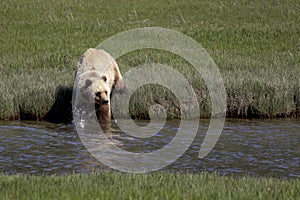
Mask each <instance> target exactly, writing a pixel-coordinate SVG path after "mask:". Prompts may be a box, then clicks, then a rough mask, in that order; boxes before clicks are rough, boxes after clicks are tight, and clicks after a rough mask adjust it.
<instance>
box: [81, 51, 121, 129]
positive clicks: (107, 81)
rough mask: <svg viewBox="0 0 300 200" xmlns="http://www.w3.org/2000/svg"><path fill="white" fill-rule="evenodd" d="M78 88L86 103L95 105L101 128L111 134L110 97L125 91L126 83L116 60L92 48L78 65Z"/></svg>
mask: <svg viewBox="0 0 300 200" xmlns="http://www.w3.org/2000/svg"><path fill="white" fill-rule="evenodd" d="M76 84H77V85H76V87H77V89H78V91H79V95H80V98H81V100H82V102H84V103H94V104H95V107H96V115H97V118H98V121H99V123H100V126H101V128H102V129H103V131H105V132H110V125H111V108H110V97H111V94H112V91H113V90H116V91H123V90H124V82H123V78H122V75H121V73H120V70H119V67H118V65H117V63H116V61H115V60H114V58H113V57H112V56H111V55H109V54H108V53H107V52H105V51H104V50H98V49H93V48H90V49H88V50H87V51H86V52H85V53H84V54H83V56H82V57H81V58H80V61H79V62H78V64H77V69H76Z"/></svg>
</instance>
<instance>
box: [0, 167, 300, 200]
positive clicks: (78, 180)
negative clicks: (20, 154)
mask: <svg viewBox="0 0 300 200" xmlns="http://www.w3.org/2000/svg"><path fill="white" fill-rule="evenodd" d="M299 185H300V184H299V180H296V179H295V180H289V181H283V180H279V179H274V178H253V177H247V176H246V177H242V178H241V177H240V178H237V177H233V176H220V175H216V174H208V173H202V174H188V173H187V174H174V173H160V172H159V173H152V174H123V173H118V172H107V173H101V174H74V175H68V176H30V175H13V176H5V175H0V186H1V191H0V194H1V198H2V199H3V200H5V199H31V200H34V199H298V198H299V197H300V193H299V191H300V190H299V189H300V188H299Z"/></svg>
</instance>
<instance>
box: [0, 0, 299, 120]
mask: <svg viewBox="0 0 300 200" xmlns="http://www.w3.org/2000/svg"><path fill="white" fill-rule="evenodd" d="M297 5H298V2H297V1H296V0H291V1H283V0H279V1H263V2H262V1H260V0H255V1H251V2H247V1H242V0H241V1H234V2H219V1H199V2H194V1H182V2H175V1H174V2H173V1H171V2H166V1H162V0H161V1H155V2H150V1H118V2H117V1H115V2H111V1H109V2H107V1H88V2H86V1H71V0H66V1H58V0H53V1H45V0H42V1H38V2H37V1H33V0H28V1H8V0H3V1H1V2H0V8H1V15H0V24H1V26H0V40H1V46H0V102H1V103H0V119H47V120H50V121H69V120H70V119H71V113H70V110H71V109H70V99H71V89H72V86H73V81H74V66H75V65H76V62H77V61H78V59H79V57H80V56H81V55H82V54H83V53H84V52H85V50H86V49H87V48H89V47H96V46H97V45H98V44H99V43H100V42H101V41H103V40H105V39H106V38H108V37H110V36H112V35H114V34H116V33H119V32H121V31H125V30H129V29H131V28H138V27H146V26H158V27H165V28H170V29H173V30H177V31H180V32H181V33H184V34H186V35H187V36H190V37H192V38H193V39H195V40H197V41H198V42H199V43H200V44H201V45H202V46H203V47H204V48H205V49H206V50H207V51H208V52H209V53H210V55H211V56H212V58H213V59H214V61H215V62H216V64H217V66H218V67H219V70H220V72H221V74H222V76H223V79H224V82H225V87H226V92H227V105H228V106H227V107H228V111H227V116H228V117H258V118H266V117H296V116H299V115H300V111H299V110H300V109H299V108H300V79H299V74H300V66H299V64H300V48H299V43H300V41H299V36H300V28H299V27H300V24H299V21H300V20H299V12H300V7H299V6H297ZM118 62H119V65H120V68H121V71H122V72H123V73H124V72H126V71H127V70H128V69H130V68H131V67H134V66H137V65H138V64H144V63H151V62H156V63H157V62H159V63H162V64H167V65H169V66H172V67H175V68H176V69H178V70H179V71H180V72H182V73H183V74H184V75H185V76H186V77H187V78H189V76H190V75H191V74H193V73H192V69H190V68H189V65H188V64H187V63H186V62H185V61H184V60H182V59H180V58H176V57H174V55H170V54H168V53H161V52H156V51H148V52H147V51H139V52H133V54H130V55H127V56H126V55H125V56H124V57H122V58H120V59H119V60H118ZM187 69H190V70H187ZM189 80H191V84H192V86H193V87H194V90H195V91H196V93H197V95H198V100H199V103H200V108H201V116H202V117H209V115H210V103H209V102H210V100H209V98H208V92H207V90H206V87H205V85H204V83H203V82H201V81H199V80H198V79H195V80H193V79H192V78H191V79H189ZM161 91H162V90H159V89H157V88H156V87H152V86H151V87H148V86H147V87H146V88H144V89H143V88H141V90H139V91H138V92H137V94H136V95H137V96H136V97H133V99H132V101H133V103H132V104H133V105H134V106H133V108H132V109H131V111H132V116H133V117H135V118H147V116H148V114H147V107H148V105H149V104H151V102H156V103H157V102H158V103H161V104H163V105H166V106H167V107H168V110H169V111H170V113H171V114H169V117H171V118H172V117H178V110H177V109H176V108H177V107H178V105H177V102H176V101H174V100H172V98H173V96H172V94H170V93H169V92H166V93H163V94H166V96H163V95H161V93H162V92H161ZM141 92H143V95H141ZM153 96H155V98H153ZM140 97H144V99H141V98H140ZM168 101H169V102H168ZM58 116H59V117H58Z"/></svg>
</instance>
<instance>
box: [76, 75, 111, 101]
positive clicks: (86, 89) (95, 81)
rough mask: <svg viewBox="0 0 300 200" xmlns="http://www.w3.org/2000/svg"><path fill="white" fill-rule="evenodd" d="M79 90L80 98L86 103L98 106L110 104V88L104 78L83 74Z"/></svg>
mask: <svg viewBox="0 0 300 200" xmlns="http://www.w3.org/2000/svg"><path fill="white" fill-rule="evenodd" d="M79 90H80V94H81V97H82V98H83V100H85V101H86V102H88V103H96V104H99V105H102V104H107V103H109V102H110V93H111V90H110V87H109V85H108V83H107V77H106V76H99V75H98V73H93V74H89V75H87V74H85V76H82V77H81V78H80V84H79Z"/></svg>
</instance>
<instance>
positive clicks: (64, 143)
mask: <svg viewBox="0 0 300 200" xmlns="http://www.w3.org/2000/svg"><path fill="white" fill-rule="evenodd" d="M208 123H209V121H207V120H203V121H201V122H200V125H199V131H198V134H197V136H196V138H195V140H194V142H193V144H192V145H191V146H190V148H189V149H188V150H187V151H186V152H185V153H184V154H183V155H182V156H181V157H180V158H179V159H177V160H176V161H175V162H174V163H172V164H171V165H169V166H168V167H166V168H164V170H171V171H178V172H184V171H189V172H203V171H209V172H217V173H220V174H234V175H246V174H247V175H253V176H267V177H278V178H283V179H289V178H296V177H297V178H299V177H300V134H299V130H300V123H299V120H226V123H225V126H224V129H223V132H222V135H221V137H220V138H219V140H218V142H217V144H216V145H215V147H214V149H213V150H212V151H211V152H210V153H209V154H208V155H207V156H206V157H205V158H203V159H200V158H198V153H199V149H200V146H201V143H202V141H203V138H204V135H205V133H206V130H207V126H208ZM138 124H139V125H143V126H144V125H147V122H143V121H141V122H138ZM129 128H130V127H129ZM177 130H178V122H177V121H168V122H167V124H166V125H165V126H164V129H162V130H161V131H160V132H159V133H158V134H156V135H155V136H153V137H151V138H148V139H137V138H133V137H129V136H128V135H126V134H124V133H122V132H119V133H115V134H116V135H115V136H114V137H113V138H114V140H115V141H118V142H117V145H118V146H119V147H120V148H122V149H124V150H127V151H130V152H136V153H140V152H144V153H146V152H147V153H148V152H154V151H156V150H158V149H160V148H162V147H165V146H166V145H167V144H168V143H169V142H170V141H171V140H172V139H173V137H174V135H176V131H177ZM108 169H109V167H107V166H105V165H104V164H102V163H100V162H99V161H98V160H97V159H95V158H94V157H93V156H92V155H91V154H90V153H89V152H88V151H87V150H86V148H85V146H84V145H83V144H82V142H81V140H80V138H79V136H78V134H77V131H76V129H75V126H74V125H71V124H70V125H62V124H51V123H37V122H0V171H2V172H3V173H5V174H23V173H26V174H28V173H30V174H37V175H40V174H68V173H74V172H90V171H102V170H108Z"/></svg>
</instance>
